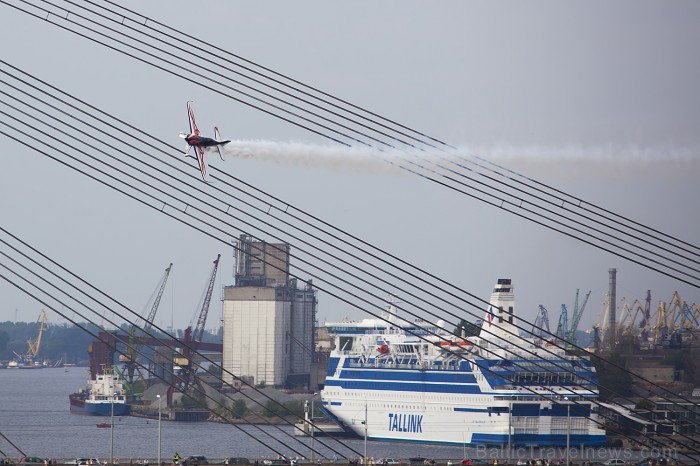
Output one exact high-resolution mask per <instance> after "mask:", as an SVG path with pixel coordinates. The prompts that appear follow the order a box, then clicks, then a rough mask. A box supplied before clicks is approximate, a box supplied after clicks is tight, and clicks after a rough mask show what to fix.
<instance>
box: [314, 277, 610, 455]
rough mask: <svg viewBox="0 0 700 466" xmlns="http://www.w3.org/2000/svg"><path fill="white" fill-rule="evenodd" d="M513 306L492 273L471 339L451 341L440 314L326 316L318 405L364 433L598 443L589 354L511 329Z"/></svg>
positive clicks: (433, 439)
mask: <svg viewBox="0 0 700 466" xmlns="http://www.w3.org/2000/svg"><path fill="white" fill-rule="evenodd" d="M514 307H515V306H514V298H513V285H512V283H511V280H510V279H499V280H498V282H497V284H496V286H495V289H494V291H493V293H492V294H491V299H490V306H489V308H488V310H487V311H486V316H485V318H484V321H483V324H482V327H481V332H480V335H479V336H478V337H468V338H462V339H457V340H455V337H454V335H452V334H450V333H448V332H446V331H445V330H442V329H440V328H439V327H443V326H444V323H442V322H438V325H434V324H430V323H427V322H416V323H412V324H406V323H405V321H403V320H401V319H398V318H397V315H396V309H395V307H394V306H391V307H390V308H389V313H388V316H386V319H387V320H388V321H389V323H387V322H386V321H384V320H381V319H365V320H363V321H361V322H340V323H333V324H326V325H327V327H328V332H329V333H330V334H332V335H334V340H335V348H334V350H333V351H332V353H331V356H330V360H329V364H328V371H327V374H326V383H325V387H324V389H323V391H322V392H321V399H322V402H323V410H324V411H325V413H326V414H327V415H328V416H330V417H331V418H332V419H333V420H334V421H336V422H337V423H338V424H340V425H341V426H343V427H344V428H345V429H346V430H348V431H352V432H354V433H355V434H357V435H359V436H365V435H367V437H368V438H369V439H373V440H384V441H391V440H396V441H408V442H425V443H440V444H456V445H479V444H481V445H506V444H508V443H510V444H511V445H512V446H527V445H540V446H541V445H552V446H559V445H561V446H563V445H566V443H567V437H568V441H569V442H570V444H571V445H585V446H595V445H603V444H604V443H605V432H604V431H603V430H602V429H601V427H600V425H599V424H598V423H597V422H595V421H597V418H598V415H597V409H596V404H595V403H594V402H595V401H596V400H597V397H598V389H597V379H596V374H595V369H594V368H593V367H592V365H591V363H590V361H588V360H587V359H584V358H581V357H578V356H571V355H567V354H566V352H565V351H564V349H563V348H561V347H559V346H556V345H554V344H553V343H548V342H546V341H543V340H540V339H537V338H524V337H519V336H518V333H519V332H518V329H517V328H516V327H515V325H514V319H515V313H514ZM436 334H437V335H436ZM545 347H546V348H547V350H548V351H544V348H545ZM552 353H553V354H552ZM365 429H366V430H365Z"/></svg>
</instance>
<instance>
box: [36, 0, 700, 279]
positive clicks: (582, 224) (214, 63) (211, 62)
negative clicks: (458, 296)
mask: <svg viewBox="0 0 700 466" xmlns="http://www.w3.org/2000/svg"><path fill="white" fill-rule="evenodd" d="M43 1H44V2H45V3H49V4H50V5H52V6H56V5H55V4H53V3H51V2H48V1H47V0H43ZM65 1H66V2H67V3H70V4H73V5H75V3H73V2H71V1H69V0H65ZM76 6H77V5H76ZM84 9H86V10H87V11H89V12H91V13H95V12H94V11H93V10H90V9H87V8H84ZM66 11H67V10H66ZM109 11H111V10H109ZM72 14H76V13H74V12H72ZM97 14H98V15H99V16H101V17H102V18H105V19H107V20H110V21H112V22H114V23H116V24H120V23H119V22H118V21H116V20H115V19H110V18H107V17H106V16H105V15H101V14H99V13H97ZM78 16H79V17H80V18H83V19H87V18H86V17H84V16H82V15H78ZM124 19H125V18H122V23H121V25H122V26H125V25H124V23H123V21H124ZM96 24H100V25H101V23H96ZM103 27H105V26H103ZM126 27H128V26H126ZM107 29H109V30H111V31H114V32H117V31H116V30H114V29H113V28H107ZM129 29H132V30H135V29H134V28H132V27H129ZM139 32H140V31H139ZM142 34H143V35H145V36H147V37H149V38H151V39H155V38H154V37H153V36H152V35H148V34H145V33H142ZM122 35H124V36H126V37H128V38H130V39H133V40H135V41H137V42H139V43H141V44H143V45H147V46H148V45H149V44H146V43H145V42H143V41H141V40H138V39H135V38H133V37H131V36H128V35H126V34H123V33H122ZM113 40H116V39H113ZM168 45H170V46H172V44H168ZM151 47H153V48H155V49H156V50H158V51H159V52H163V53H166V54H168V55H170V56H173V57H175V58H178V59H179V58H180V57H179V56H178V55H175V54H171V53H167V52H165V51H164V50H162V49H159V48H157V47H155V46H152V45H151ZM173 47H175V46H173ZM175 48H176V49H178V50H180V51H183V52H187V51H186V50H185V49H183V48H181V47H175ZM142 52H143V51H142ZM144 53H145V52H144ZM148 55H151V56H153V55H152V54H148ZM183 61H185V62H186V63H188V64H192V65H195V64H194V63H193V62H191V61H189V60H183ZM207 62H208V63H209V64H210V65H217V63H216V62H214V61H212V60H207ZM169 63H171V64H172V62H169ZM230 71H232V70H230ZM232 72H234V71H232ZM215 74H216V75H217V76H220V77H224V76H223V75H221V74H220V73H215ZM229 79H230V78H229ZM231 81H233V82H235V83H237V84H241V83H240V82H238V81H235V80H231ZM246 87H249V86H246ZM264 95H266V96H268V97H272V96H270V95H269V94H264ZM285 103H287V104H288V102H285ZM296 108H299V107H296ZM314 115H315V116H318V115H317V114H314ZM326 121H328V120H326ZM345 129H349V128H347V127H345ZM360 134H362V135H364V136H366V137H367V135H366V134H364V133H360ZM370 139H371V140H374V141H375V142H376V141H377V139H375V138H370ZM408 163H411V164H414V163H412V162H408ZM433 163H434V162H433ZM452 163H454V162H452ZM414 165H415V164H414ZM457 165H458V166H461V167H462V168H466V167H464V166H462V165H459V164H457ZM421 168H425V167H421ZM441 168H443V169H446V167H444V166H441ZM450 171H452V170H450ZM470 171H471V170H470ZM452 172H453V173H454V171H452ZM433 173H436V172H433ZM436 174H437V173H436ZM461 176H464V177H466V178H468V179H470V180H471V181H474V182H477V183H480V184H483V183H481V182H479V181H478V180H474V179H473V178H469V177H467V176H466V175H461ZM482 176H486V175H483V174H482ZM452 181H455V180H452ZM508 187H510V188H512V189H515V188H513V187H512V186H508ZM491 189H495V190H496V191H498V192H501V193H503V194H507V193H505V192H503V190H501V189H498V188H493V187H491ZM517 190H520V189H517ZM520 191H521V192H523V193H525V192H524V191H522V190H520ZM525 194H527V195H532V194H530V193H525ZM534 197H536V198H538V199H540V200H544V199H542V198H539V197H538V196H534ZM518 200H519V201H520V206H522V202H523V200H522V199H518V198H516V201H518ZM516 203H517V202H516ZM514 205H515V204H514ZM562 207H563V206H562ZM567 210H569V211H570V209H567ZM549 212H551V211H549ZM551 213H553V212H551ZM568 220H570V221H573V220H571V219H568ZM589 220H592V219H590V218H589ZM574 222H575V223H576V224H578V225H579V226H580V227H583V228H591V229H593V228H592V227H590V225H588V223H584V222H577V221H574ZM609 228H612V229H613V230H616V231H619V232H622V231H621V230H620V229H618V228H615V227H609ZM593 230H594V231H598V232H600V233H602V232H601V231H600V230H597V229H593ZM633 236H634V235H633ZM634 237H635V238H637V239H639V238H638V237H636V236H634ZM615 239H617V240H619V241H622V242H623V243H627V244H631V243H630V242H629V241H627V240H624V239H621V238H618V237H615ZM642 241H644V242H647V243H649V242H648V241H646V240H642ZM604 242H606V243H608V244H612V243H610V242H607V241H604ZM649 244H650V243H649ZM621 249H623V250H624V251H626V252H629V253H632V254H635V255H637V256H639V257H643V258H647V257H646V255H645V254H637V253H634V252H632V251H629V250H628V249H625V248H621ZM662 249H664V248H662ZM666 251H667V252H671V251H668V250H666ZM643 252H645V253H651V254H654V255H656V256H658V257H662V258H666V259H667V260H670V259H668V258H667V257H665V256H663V255H661V254H660V253H655V252H652V251H649V250H647V249H643ZM647 260H649V259H648V258H647ZM652 262H654V263H657V264H659V265H663V264H661V263H660V262H658V261H652ZM671 262H674V263H677V264H679V265H684V264H680V263H679V262H677V261H674V260H671ZM695 262H696V263H697V261H695ZM690 268H691V270H695V271H698V272H700V270H697V269H693V268H692V267H690ZM671 269H672V270H674V271H676V272H679V273H681V274H685V275H688V276H691V277H692V278H698V277H694V276H692V275H690V274H686V273H685V272H683V271H681V270H678V269H675V268H673V267H671ZM654 270H657V271H659V270H658V269H654Z"/></svg>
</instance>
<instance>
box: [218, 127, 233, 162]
mask: <svg viewBox="0 0 700 466" xmlns="http://www.w3.org/2000/svg"><path fill="white" fill-rule="evenodd" d="M214 139H216V140H217V141H220V144H218V145H217V146H216V151H217V152H218V153H219V157H221V160H222V161H224V154H222V153H221V146H223V145H224V144H227V143H229V142H231V141H223V140H222V139H221V132H220V131H219V127H218V126H214Z"/></svg>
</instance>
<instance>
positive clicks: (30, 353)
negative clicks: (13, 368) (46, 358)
mask: <svg viewBox="0 0 700 466" xmlns="http://www.w3.org/2000/svg"><path fill="white" fill-rule="evenodd" d="M39 322H40V323H41V324H40V325H39V334H38V335H37V337H36V340H32V339H31V338H30V339H29V340H27V354H25V355H23V356H22V355H19V354H17V353H15V356H17V357H18V358H19V359H20V360H22V361H24V362H25V363H27V364H34V360H35V359H36V357H37V356H38V355H39V348H41V336H42V334H43V333H44V330H46V329H47V328H49V318H48V317H47V316H46V311H45V310H43V309H42V310H41V314H39V318H38V319H37V323H39Z"/></svg>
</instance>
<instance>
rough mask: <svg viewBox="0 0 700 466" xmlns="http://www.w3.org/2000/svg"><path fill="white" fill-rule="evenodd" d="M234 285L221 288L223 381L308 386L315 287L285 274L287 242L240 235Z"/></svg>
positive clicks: (313, 343)
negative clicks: (222, 304)
mask: <svg viewBox="0 0 700 466" xmlns="http://www.w3.org/2000/svg"><path fill="white" fill-rule="evenodd" d="M234 247H235V259H236V260H235V264H236V265H235V285H234V286H227V287H225V288H224V312H223V317H224V342H223V368H224V380H225V382H228V383H230V384H231V385H234V386H240V385H241V383H240V381H239V380H238V379H236V378H234V377H232V376H231V375H228V374H227V373H226V371H229V372H231V373H233V374H235V375H236V376H237V377H238V378H239V379H242V380H245V381H246V382H247V383H250V384H253V385H258V386H260V385H266V386H274V387H300V388H306V389H308V388H309V387H310V386H311V380H310V378H311V372H312V362H313V361H314V352H315V342H314V327H315V324H316V291H315V290H314V289H313V286H312V284H311V282H310V281H309V282H307V283H304V284H303V285H302V286H299V285H298V283H297V280H296V279H290V276H289V245H288V244H270V243H266V242H260V241H253V240H252V239H251V237H249V236H245V235H243V236H241V237H240V238H239V241H238V242H237V243H236V245H235V246H234Z"/></svg>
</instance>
